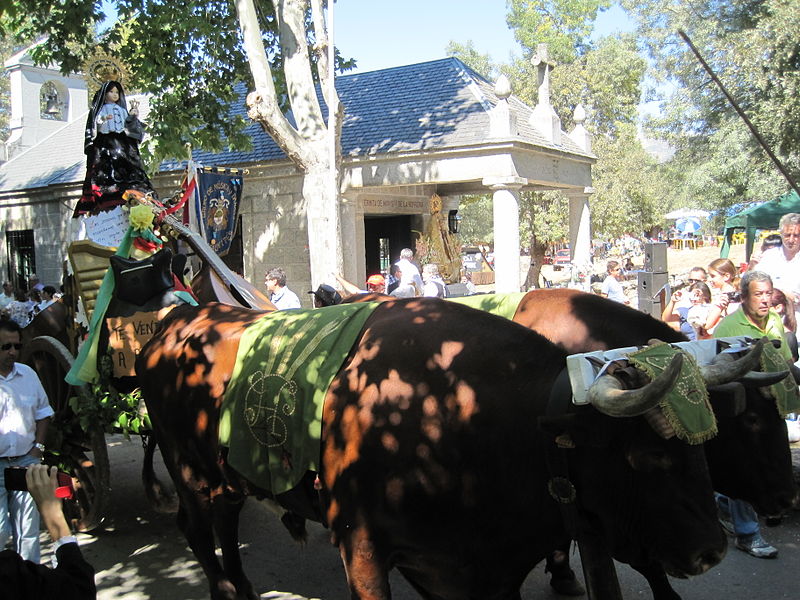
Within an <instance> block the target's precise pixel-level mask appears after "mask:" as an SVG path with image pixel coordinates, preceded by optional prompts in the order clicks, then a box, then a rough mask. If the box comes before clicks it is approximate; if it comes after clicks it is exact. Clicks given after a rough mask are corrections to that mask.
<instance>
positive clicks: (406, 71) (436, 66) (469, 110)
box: [0, 58, 586, 191]
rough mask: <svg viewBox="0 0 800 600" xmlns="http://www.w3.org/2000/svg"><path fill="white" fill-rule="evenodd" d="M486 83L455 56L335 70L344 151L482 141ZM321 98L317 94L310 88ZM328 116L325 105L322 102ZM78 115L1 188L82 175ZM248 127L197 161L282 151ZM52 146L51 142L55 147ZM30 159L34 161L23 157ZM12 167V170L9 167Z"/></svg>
mask: <svg viewBox="0 0 800 600" xmlns="http://www.w3.org/2000/svg"><path fill="white" fill-rule="evenodd" d="M493 87H494V86H493V85H492V84H491V83H489V82H488V81H486V80H485V79H483V78H482V77H481V76H480V75H478V74H477V73H475V72H474V71H472V70H471V69H470V68H469V67H467V66H466V65H465V64H464V63H462V62H461V61H460V60H458V59H456V58H445V59H440V60H434V61H430V62H423V63H417V64H413V65H404V66H401V67H394V68H391V69H381V70H379V71H371V72H367V73H357V74H353V75H342V76H340V77H338V78H337V80H336V89H337V91H338V92H339V99H340V101H341V102H342V103H343V104H344V106H345V117H344V123H343V125H342V154H343V155H344V156H345V157H347V156H350V157H357V156H371V155H377V154H386V153H394V152H408V151H421V150H433V149H446V148H448V147H458V146H465V145H470V144H480V143H483V142H485V141H486V138H487V137H488V133H489V112H488V111H489V110H490V109H491V108H492V107H493V106H494V105H495V104H496V103H497V101H498V100H497V97H496V96H495V95H494V89H493ZM237 91H238V92H239V101H238V102H236V103H234V105H232V106H231V115H232V116H233V115H238V116H242V117H244V118H245V119H246V120H248V117H247V110H246V107H245V97H246V95H247V90H246V88H245V86H244V85H241V86H240V87H239V88H238V89H237ZM317 95H318V97H319V98H320V101H321V94H320V93H319V90H317ZM321 104H322V107H323V114H324V115H325V117H326V118H327V107H326V106H325V105H324V102H321ZM509 104H510V106H511V110H512V112H514V113H515V114H516V117H517V126H518V130H519V136H518V139H519V140H520V141H523V142H527V143H530V144H534V145H537V146H544V147H551V148H556V149H559V150H562V151H564V152H568V153H572V154H577V155H586V153H585V152H584V151H582V150H581V149H580V148H579V147H578V146H577V145H576V144H575V143H574V142H572V140H571V139H570V138H568V137H567V136H566V135H564V136H562V143H561V144H560V145H554V144H552V143H551V142H548V141H547V140H546V139H545V138H543V137H542V136H541V134H540V133H539V132H537V131H536V129H535V128H534V127H532V126H531V125H530V124H529V122H528V117H529V116H530V112H531V108H530V107H528V106H526V105H525V104H523V103H522V102H520V101H519V100H518V99H517V98H515V97H513V96H512V97H511V98H510V102H509ZM84 119H85V117H84V116H81V117H79V118H78V119H77V120H76V122H73V123H70V124H68V125H66V126H65V127H64V129H63V130H62V131H61V132H59V134H58V135H55V136H51V137H50V138H48V139H47V140H45V141H43V142H42V143H40V144H38V145H37V146H34V147H33V148H32V149H31V150H29V151H27V152H26V153H23V154H22V155H20V156H19V157H16V158H15V159H14V160H12V161H10V162H9V163H6V165H3V166H2V167H0V191H8V190H20V189H27V188H34V187H42V186H46V185H54V184H57V183H70V182H76V181H80V180H81V179H82V178H83V165H85V162H84V161H85V158H84V155H83V142H82V132H83V120H84ZM246 131H247V134H248V135H249V136H250V138H251V139H252V142H253V149H252V150H250V151H247V152H242V151H226V152H221V153H210V152H205V151H202V150H198V149H196V150H194V151H193V157H194V159H195V160H196V161H198V162H200V163H202V164H207V165H220V166H232V165H241V164H252V163H262V162H268V161H271V160H277V159H281V158H284V157H285V155H284V153H283V151H282V150H281V149H280V148H279V147H278V146H277V144H275V142H274V141H273V140H272V138H270V137H269V136H268V135H267V134H266V133H264V131H263V130H262V129H261V126H260V125H258V124H257V123H251V124H250V125H249V126H248V127H247V129H246ZM55 146H57V148H56V147H55ZM48 156H49V157H50V158H51V160H52V159H53V157H55V156H57V157H58V160H57V161H56V162H58V166H57V167H56V165H52V164H51V167H52V168H50V169H48V168H44V169H43V168H42V165H43V164H45V165H46V164H47V162H44V163H42V162H41V161H42V159H43V158H44V157H48ZM34 159H38V160H36V164H25V163H30V162H31V161H33V160H34ZM184 164H185V162H183V163H181V162H176V161H166V162H164V163H163V164H162V165H161V168H160V170H161V171H162V172H165V171H174V170H179V169H180V168H182V166H183V165H184ZM12 167H13V171H12Z"/></svg>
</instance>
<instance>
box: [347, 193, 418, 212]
mask: <svg viewBox="0 0 800 600" xmlns="http://www.w3.org/2000/svg"><path fill="white" fill-rule="evenodd" d="M362 203H363V206H364V213H366V214H370V213H372V214H376V213H379V214H386V213H396V214H418V213H424V212H427V210H428V200H427V199H426V198H398V197H393V196H369V197H367V198H364V199H363V200H362Z"/></svg>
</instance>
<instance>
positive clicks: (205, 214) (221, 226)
mask: <svg viewBox="0 0 800 600" xmlns="http://www.w3.org/2000/svg"><path fill="white" fill-rule="evenodd" d="M209 171H211V170H210V169H209V170H206V169H203V170H201V171H200V172H199V173H198V176H197V179H198V191H199V194H198V195H199V198H200V214H201V222H202V225H203V227H202V229H203V233H204V236H205V239H206V241H207V242H208V244H209V245H210V246H211V247H212V248H213V249H214V251H215V252H216V253H217V254H219V255H224V254H225V253H226V252H228V250H229V249H230V245H231V240H232V239H233V236H234V234H235V233H236V216H237V213H238V209H239V200H240V199H241V195H242V176H241V175H240V174H235V175H232V174H230V173H225V172H220V171H221V170H216V169H215V170H213V171H211V172H209Z"/></svg>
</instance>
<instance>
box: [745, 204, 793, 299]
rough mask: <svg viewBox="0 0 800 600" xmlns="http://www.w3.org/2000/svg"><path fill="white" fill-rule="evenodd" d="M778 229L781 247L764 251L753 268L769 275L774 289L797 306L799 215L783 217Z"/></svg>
mask: <svg viewBox="0 0 800 600" xmlns="http://www.w3.org/2000/svg"><path fill="white" fill-rule="evenodd" d="M778 228H779V229H780V231H781V245H780V246H778V247H777V248H770V249H769V250H766V251H765V252H764V254H762V255H761V259H760V260H759V261H758V263H756V264H755V265H754V267H755V269H756V270H758V271H763V272H764V273H766V274H767V275H769V276H770V277H771V278H772V285H773V286H774V287H776V288H778V289H779V290H781V291H782V292H783V293H784V294H791V295H792V299H793V300H794V302H795V306H798V301H800V214H798V213H788V214H785V215H783V216H782V217H781V220H780V223H779V224H778ZM751 268H752V267H751Z"/></svg>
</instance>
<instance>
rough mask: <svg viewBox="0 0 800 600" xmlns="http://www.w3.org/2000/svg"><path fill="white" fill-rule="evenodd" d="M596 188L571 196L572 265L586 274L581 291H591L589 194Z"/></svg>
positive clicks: (570, 243)
mask: <svg viewBox="0 0 800 600" xmlns="http://www.w3.org/2000/svg"><path fill="white" fill-rule="evenodd" d="M593 191H594V188H584V191H583V193H570V194H569V247H570V249H571V251H572V263H573V264H574V265H575V266H576V267H577V269H578V270H579V271H580V272H582V273H585V274H586V277H585V279H584V280H582V281H580V282H579V286H580V288H581V289H583V290H585V291H589V289H590V286H589V279H590V276H591V274H592V268H591V267H592V228H591V222H590V214H589V194H591V193H592V192H593Z"/></svg>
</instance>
